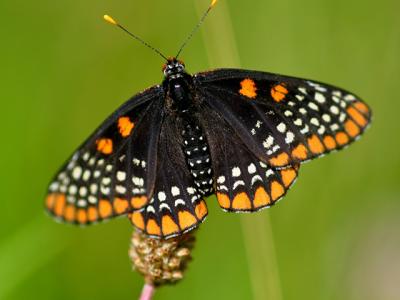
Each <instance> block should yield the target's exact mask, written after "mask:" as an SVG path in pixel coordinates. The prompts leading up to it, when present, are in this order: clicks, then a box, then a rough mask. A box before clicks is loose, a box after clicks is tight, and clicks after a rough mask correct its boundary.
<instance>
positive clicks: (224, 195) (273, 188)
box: [201, 106, 298, 212]
mask: <svg viewBox="0 0 400 300" xmlns="http://www.w3.org/2000/svg"><path fill="white" fill-rule="evenodd" d="M201 115H202V116H203V117H202V118H201V120H202V125H203V127H204V129H205V133H206V137H207V142H208V145H209V148H210V155H211V161H212V169H213V174H214V182H215V183H216V185H215V192H216V195H217V199H218V202H219V204H220V206H221V208H223V209H224V210H226V211H233V212H253V211H257V210H260V209H263V208H266V207H269V206H271V205H273V204H274V203H276V202H277V201H278V200H279V199H281V198H282V197H283V196H284V195H285V194H286V192H287V191H288V189H289V188H290V187H291V185H292V184H293V183H294V182H295V180H296V178H297V170H298V165H295V166H293V167H292V166H291V167H288V168H285V169H281V170H277V169H275V168H272V167H270V166H269V165H267V164H266V163H264V162H262V161H260V159H259V158H257V157H256V156H255V155H254V154H253V153H252V152H251V151H250V150H249V149H248V148H247V147H246V145H245V144H244V143H243V142H242V141H241V140H240V138H239V136H238V135H237V134H236V133H235V131H234V129H233V128H231V127H230V126H229V125H228V124H227V122H226V121H225V120H224V119H223V117H221V116H220V115H219V114H218V113H217V112H216V111H214V110H212V109H210V108H209V107H207V106H203V107H202V108H201Z"/></svg>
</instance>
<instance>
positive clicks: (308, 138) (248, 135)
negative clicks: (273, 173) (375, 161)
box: [195, 69, 371, 167]
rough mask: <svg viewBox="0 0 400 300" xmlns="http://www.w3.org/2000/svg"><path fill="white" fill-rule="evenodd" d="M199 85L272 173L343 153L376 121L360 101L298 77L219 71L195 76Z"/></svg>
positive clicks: (330, 87)
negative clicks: (339, 151)
mask: <svg viewBox="0 0 400 300" xmlns="http://www.w3.org/2000/svg"><path fill="white" fill-rule="evenodd" d="M195 84H196V87H197V89H198V90H199V91H201V92H202V93H204V100H205V101H206V103H207V104H208V105H209V106H210V107H211V108H212V109H214V110H216V111H217V112H218V113H219V114H220V115H221V116H223V118H224V119H225V120H226V122H227V123H228V124H229V125H230V127H231V128H233V129H234V131H235V132H236V134H237V135H238V136H239V138H240V140H241V141H242V142H243V143H244V144H245V145H246V147H247V148H248V149H250V150H251V152H252V153H254V154H255V155H256V156H257V157H258V158H259V159H260V160H261V161H263V162H266V163H267V164H268V165H270V166H273V167H286V166H288V165H293V164H297V163H300V162H304V161H307V160H309V159H313V158H315V157H318V156H321V155H323V154H325V153H328V152H330V151H332V150H337V149H341V148H343V147H345V146H347V145H348V144H350V143H351V142H353V141H355V140H356V139H357V138H358V137H359V136H360V135H361V134H362V133H363V132H364V130H365V128H366V127H367V125H368V124H369V123H370V119H371V111H370V109H369V107H368V106H367V105H366V104H365V103H364V102H363V101H362V100H360V98H359V97H357V96H354V95H353V94H351V93H349V92H347V91H345V90H343V89H340V88H337V87H334V86H331V85H327V84H323V83H318V82H312V81H308V80H304V79H299V78H294V77H287V76H281V75H276V74H270V73H264V72H257V71H245V70H237V69H220V70H215V71H210V72H204V73H199V74H197V75H195Z"/></svg>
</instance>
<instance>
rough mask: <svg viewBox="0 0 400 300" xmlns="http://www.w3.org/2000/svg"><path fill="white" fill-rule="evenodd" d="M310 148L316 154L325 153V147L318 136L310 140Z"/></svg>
mask: <svg viewBox="0 0 400 300" xmlns="http://www.w3.org/2000/svg"><path fill="white" fill-rule="evenodd" d="M308 146H309V147H310V150H311V151H312V152H313V153H314V154H321V153H323V152H324V145H322V143H321V141H320V139H319V138H318V136H317V135H315V134H314V135H313V136H311V137H310V138H309V139H308Z"/></svg>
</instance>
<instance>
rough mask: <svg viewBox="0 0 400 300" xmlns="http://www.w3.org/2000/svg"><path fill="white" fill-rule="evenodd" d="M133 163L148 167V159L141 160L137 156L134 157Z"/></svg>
mask: <svg viewBox="0 0 400 300" xmlns="http://www.w3.org/2000/svg"><path fill="white" fill-rule="evenodd" d="M132 163H133V165H135V166H141V167H142V168H143V169H144V168H146V161H144V160H140V159H138V158H136V157H134V158H133V159H132Z"/></svg>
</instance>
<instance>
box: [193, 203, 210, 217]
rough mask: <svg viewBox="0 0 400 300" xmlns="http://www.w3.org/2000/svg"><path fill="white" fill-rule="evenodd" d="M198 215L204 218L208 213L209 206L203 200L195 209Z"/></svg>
mask: <svg viewBox="0 0 400 300" xmlns="http://www.w3.org/2000/svg"><path fill="white" fill-rule="evenodd" d="M194 211H195V213H196V216H197V218H198V219H199V220H202V219H203V218H204V217H205V216H206V215H207V206H206V203H205V202H204V201H203V200H201V201H200V203H199V204H197V205H196V208H195V209H194Z"/></svg>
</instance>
